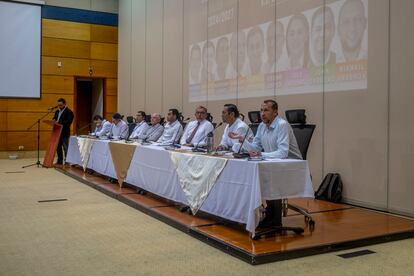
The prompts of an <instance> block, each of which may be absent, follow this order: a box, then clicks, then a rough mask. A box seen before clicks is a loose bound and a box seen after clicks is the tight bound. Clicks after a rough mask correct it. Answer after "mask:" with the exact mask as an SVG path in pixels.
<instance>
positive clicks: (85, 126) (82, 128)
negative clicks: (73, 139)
mask: <svg viewBox="0 0 414 276" xmlns="http://www.w3.org/2000/svg"><path fill="white" fill-rule="evenodd" d="M90 125H92V123H89V124H86V125H84V126H83V127H81V128H79V129H78V130H77V131H76V132H79V131H81V130H84V129H85V128H87V127H88V126H90Z"/></svg>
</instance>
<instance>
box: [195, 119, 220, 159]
mask: <svg viewBox="0 0 414 276" xmlns="http://www.w3.org/2000/svg"><path fill="white" fill-rule="evenodd" d="M222 124H223V122H220V123H219V124H218V125H217V126H216V127H215V128H214V129H213V130H212V131H210V132H209V133H207V134H206V135H204V137H203V139H201V140H200V142H198V143H197V145H196V146H195V147H194V148H193V150H192V151H194V152H204V150H201V149H198V145H199V144H200V143H201V142H202V141H204V139H206V138H207V136H208V135H209V134H210V133H214V131H215V130H216V129H218V128H219V127H220V126H221V125H222Z"/></svg>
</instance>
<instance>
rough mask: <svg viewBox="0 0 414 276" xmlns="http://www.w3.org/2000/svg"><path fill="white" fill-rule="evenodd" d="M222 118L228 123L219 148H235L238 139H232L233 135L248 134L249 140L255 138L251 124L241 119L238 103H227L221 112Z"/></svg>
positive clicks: (247, 138) (243, 135)
mask: <svg viewBox="0 0 414 276" xmlns="http://www.w3.org/2000/svg"><path fill="white" fill-rule="evenodd" d="M221 118H222V119H223V122H225V123H227V126H226V128H225V129H224V133H223V136H222V138H221V142H220V145H219V146H218V147H217V150H233V151H234V149H232V147H233V145H234V144H236V143H238V142H239V140H238V139H232V138H231V137H233V136H239V135H240V136H242V137H243V138H244V137H245V136H246V140H247V141H252V140H253V137H254V135H253V131H252V130H251V129H250V128H249V126H248V125H247V124H246V123H245V122H243V121H242V120H241V119H240V113H239V110H238V108H237V106H236V105H234V104H225V105H224V108H223V111H222V112H221Z"/></svg>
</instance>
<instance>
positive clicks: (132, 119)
mask: <svg viewBox="0 0 414 276" xmlns="http://www.w3.org/2000/svg"><path fill="white" fill-rule="evenodd" d="M126 120H127V123H128V124H132V123H134V122H135V119H134V117H133V116H127V117H126Z"/></svg>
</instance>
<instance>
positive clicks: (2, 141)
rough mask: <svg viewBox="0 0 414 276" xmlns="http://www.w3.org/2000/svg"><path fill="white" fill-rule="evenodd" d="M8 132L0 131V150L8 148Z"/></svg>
mask: <svg viewBox="0 0 414 276" xmlns="http://www.w3.org/2000/svg"><path fill="white" fill-rule="evenodd" d="M6 133H7V132H1V131H0V151H4V150H8V149H7V134H6Z"/></svg>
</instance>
